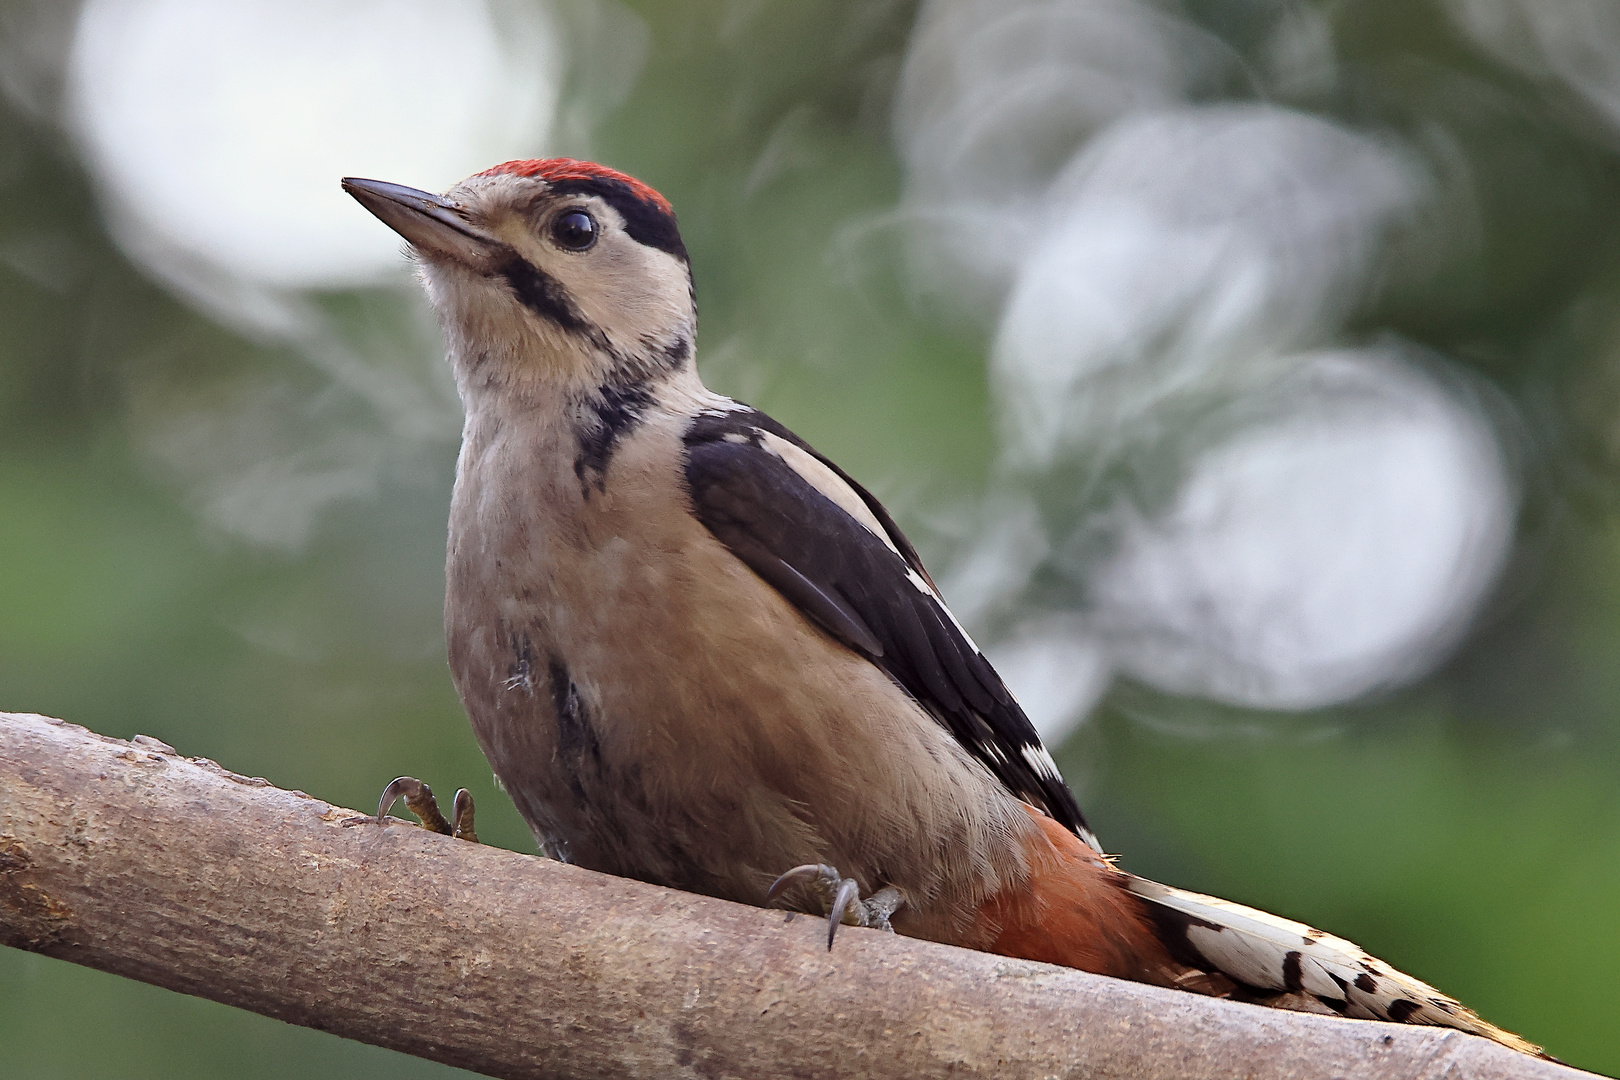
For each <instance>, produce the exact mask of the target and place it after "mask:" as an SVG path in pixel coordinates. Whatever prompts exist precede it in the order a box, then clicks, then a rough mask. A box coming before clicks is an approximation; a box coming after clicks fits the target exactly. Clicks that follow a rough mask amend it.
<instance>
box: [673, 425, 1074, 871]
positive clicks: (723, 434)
mask: <svg viewBox="0 0 1620 1080" xmlns="http://www.w3.org/2000/svg"><path fill="white" fill-rule="evenodd" d="M683 444H684V452H685V458H684V468H683V472H684V478H685V481H686V487H687V491H688V496H689V498H690V501H691V508H692V512H693V514H694V516H696V517H697V519H698V520H699V521H700V522H701V523H702V524H703V525H704V526H705V527H706V528H707V529H708V530H709V532H710V533H712V534H713V535H714V537H715V538H716V539H717V540H719V541H720V542H721V543H722V544H723V545H725V547H727V548H728V549H729V550H730V551H731V552H732V554H733V555H735V556H736V557H737V558H738V559H740V560H741V561H742V562H743V563H745V564H746V565H747V566H748V567H749V568H750V569H752V570H753V571H754V573H756V574H757V575H758V576H759V577H760V578H762V579H763V580H764V581H765V582H766V583H767V584H769V585H771V586H772V587H773V588H775V589H776V590H777V592H779V593H780V594H781V595H782V596H783V597H784V598H785V599H787V600H788V601H789V602H790V603H792V604H793V605H795V606H796V607H797V608H798V609H799V610H800V611H801V612H802V613H803V614H804V615H805V617H806V618H807V619H809V620H810V621H811V622H812V623H814V624H815V625H817V626H819V627H820V628H821V629H822V630H824V631H825V632H827V633H828V634H830V635H832V636H833V637H834V638H836V639H838V640H839V641H842V642H843V643H844V644H845V645H847V646H848V647H850V648H851V649H854V650H855V651H856V652H858V653H860V654H861V655H863V656H865V657H866V658H867V659H868V660H870V661H871V662H872V663H874V664H876V665H878V666H879V667H880V668H882V669H883V670H884V671H885V672H886V673H887V674H888V675H889V676H890V678H892V679H893V680H894V681H895V682H896V683H897V684H898V685H899V686H900V687H901V688H902V689H903V690H905V691H906V692H907V693H908V694H910V695H911V697H912V698H914V699H915V700H916V701H917V703H918V704H919V705H920V706H921V707H922V708H923V709H924V710H925V711H926V712H928V713H929V715H931V716H932V717H933V718H934V719H935V720H936V721H938V722H939V723H940V724H942V725H943V726H944V727H946V728H947V729H948V730H950V732H951V733H952V734H953V735H954V736H955V737H956V739H957V740H958V742H960V743H961V744H962V745H963V746H964V747H965V748H966V749H967V750H968V751H969V752H970V753H971V754H973V756H974V757H975V758H977V759H978V760H979V761H981V762H982V763H983V764H984V765H985V766H986V767H987V768H989V770H990V771H991V772H992V773H994V774H995V775H996V776H997V778H998V779H1000V780H1001V781H1002V783H1003V784H1005V785H1006V787H1007V788H1008V789H1009V790H1010V791H1011V792H1012V793H1013V794H1014V795H1016V796H1018V797H1019V798H1021V799H1023V800H1025V801H1026V802H1028V803H1030V804H1031V805H1033V806H1036V807H1038V808H1040V809H1041V810H1044V811H1045V812H1046V813H1048V814H1050V815H1051V816H1052V817H1053V818H1055V819H1056V820H1057V821H1059V822H1060V823H1061V824H1063V825H1064V826H1065V827H1067V828H1070V829H1072V830H1074V831H1075V832H1076V833H1078V834H1079V835H1080V836H1081V837H1082V838H1083V839H1085V840H1086V842H1088V843H1090V844H1092V845H1093V846H1096V841H1095V838H1094V837H1093V836H1092V834H1091V833H1090V831H1089V830H1088V829H1087V828H1086V825H1085V820H1084V818H1083V816H1082V815H1081V813H1080V809H1079V806H1078V805H1077V804H1076V802H1075V799H1074V796H1073V794H1072V793H1071V792H1070V791H1069V789H1068V786H1067V785H1066V784H1065V783H1064V782H1063V778H1062V776H1061V774H1060V773H1059V772H1058V769H1057V766H1056V765H1055V764H1054V763H1053V761H1052V757H1051V754H1049V753H1048V752H1047V750H1046V748H1045V746H1043V745H1042V743H1041V739H1040V736H1039V735H1038V734H1037V733H1036V731H1035V728H1034V726H1033V725H1032V724H1031V723H1030V721H1029V719H1028V717H1026V716H1025V715H1024V712H1023V710H1022V709H1021V708H1020V707H1019V705H1018V703H1017V702H1016V701H1015V700H1014V699H1013V696H1012V694H1011V693H1010V692H1009V691H1008V690H1007V687H1006V685H1005V684H1004V683H1003V682H1002V680H1001V677H1000V676H999V675H998V674H997V673H996V671H995V669H994V668H993V667H992V666H991V664H990V662H989V661H988V660H987V659H986V658H985V656H984V654H983V653H982V652H981V651H980V650H979V647H978V646H977V645H976V644H975V643H974V641H973V639H972V638H971V637H970V636H969V635H968V633H967V631H966V630H965V629H964V628H963V627H962V625H961V623H960V622H958V621H957V619H956V617H955V616H954V615H953V614H952V613H951V611H950V608H949V607H948V606H947V605H946V604H945V601H944V598H943V597H942V596H941V595H940V592H939V589H938V588H937V586H936V585H935V584H934V581H933V579H932V578H931V577H929V575H928V572H927V570H926V569H924V567H923V564H922V560H921V559H920V558H919V557H918V555H917V551H916V549H915V548H914V547H913V546H912V544H911V543H910V541H909V540H907V539H906V537H905V534H904V533H903V532H902V531H901V530H900V528H899V526H898V525H896V524H895V521H894V519H893V517H891V516H890V514H889V512H888V511H887V510H886V509H884V507H883V505H882V503H880V502H879V501H878V500H877V499H876V498H875V497H874V496H873V495H872V494H871V493H870V492H869V491H867V490H866V489H865V488H864V487H862V486H861V485H860V484H859V483H857V482H856V481H855V480H854V479H853V478H852V477H850V476H849V474H848V473H846V472H844V471H843V470H842V469H841V468H839V467H838V466H837V465H836V464H834V463H833V462H832V461H831V460H830V459H828V458H827V457H826V456H825V455H823V454H821V453H819V452H817V451H816V450H815V449H814V448H813V447H811V446H810V445H809V443H807V442H805V441H804V440H803V439H801V438H799V437H798V436H797V435H795V434H793V432H791V431H789V430H788V429H787V428H786V427H784V426H783V425H782V424H780V423H778V422H777V421H776V420H774V419H772V418H771V417H769V416H767V415H766V414H765V413H763V412H760V411H759V410H757V409H753V408H751V407H749V406H746V405H742V404H739V403H737V402H732V401H730V400H729V399H724V398H714V399H712V400H709V401H706V402H703V403H702V404H701V407H697V408H694V409H693V410H692V411H691V415H690V420H689V422H688V423H687V426H686V428H685V430H684V435H683Z"/></svg>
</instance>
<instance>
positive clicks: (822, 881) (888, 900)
mask: <svg viewBox="0 0 1620 1080" xmlns="http://www.w3.org/2000/svg"><path fill="white" fill-rule="evenodd" d="M793 885H798V886H800V887H801V888H803V890H804V891H805V893H807V894H808V895H810V896H811V897H814V898H815V900H816V902H817V903H818V904H819V905H820V907H821V909H822V911H823V912H824V913H825V914H826V916H827V948H828V949H829V950H831V949H832V946H833V936H834V935H835V934H837V933H838V927H839V924H843V925H845V926H870V927H872V928H874V929H877V930H887V931H888V932H889V933H891V934H892V933H894V927H892V926H890V925H889V916H891V915H893V914H894V913H895V912H896V911H898V910H900V908H901V906H902V905H903V904H905V902H906V894H905V893H903V892H901V891H900V890H899V889H898V888H897V887H895V886H893V885H885V886H883V888H881V889H879V890H878V891H877V892H875V893H873V894H872V895H871V896H870V897H868V898H867V899H865V900H862V899H861V887H860V885H859V883H857V882H856V880H855V879H854V878H847V877H843V876H842V875H840V874H839V873H838V870H837V869H836V868H834V867H831V866H828V865H826V864H825V863H807V864H805V865H804V866H795V867H794V868H793V869H791V870H789V871H788V872H787V873H785V874H783V875H782V876H781V877H779V878H777V879H776V880H775V881H774V882H773V883H772V884H771V888H770V891H769V892H768V893H766V894H765V895H766V899H767V900H775V899H777V898H778V897H780V896H781V895H782V893H784V892H785V891H786V890H787V889H788V888H789V887H791V886H793Z"/></svg>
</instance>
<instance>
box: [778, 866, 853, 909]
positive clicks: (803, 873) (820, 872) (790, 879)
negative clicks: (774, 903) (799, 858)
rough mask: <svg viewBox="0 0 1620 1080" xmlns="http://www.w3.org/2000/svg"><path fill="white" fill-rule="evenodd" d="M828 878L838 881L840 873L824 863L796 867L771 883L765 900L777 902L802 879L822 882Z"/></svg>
mask: <svg viewBox="0 0 1620 1080" xmlns="http://www.w3.org/2000/svg"><path fill="white" fill-rule="evenodd" d="M828 877H832V878H835V879H836V878H837V877H838V871H836V870H834V869H833V868H832V867H830V866H826V865H824V864H822V863H805V864H804V865H803V866H795V867H794V868H793V869H791V870H789V871H788V872H787V873H785V874H783V875H782V876H781V877H779V878H777V879H776V880H775V881H773V882H771V887H770V888H769V889H767V890H766V891H765V899H766V900H767V901H769V900H775V899H776V898H777V897H779V896H781V895H782V891H783V890H784V889H786V888H787V887H788V886H789V885H792V884H793V883H794V882H796V881H798V880H799V879H800V878H805V879H807V881H820V880H823V879H825V878H828Z"/></svg>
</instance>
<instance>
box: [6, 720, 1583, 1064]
mask: <svg viewBox="0 0 1620 1080" xmlns="http://www.w3.org/2000/svg"><path fill="white" fill-rule="evenodd" d="M824 933H825V931H824V929H823V924H821V923H820V922H819V920H811V919H805V918H801V919H797V920H794V921H791V922H786V921H785V920H784V916H783V915H782V913H780V912H769V911H761V910H758V909H755V908H749V907H744V906H741V905H737V904H730V903H726V902H724V901H719V900H712V899H708V898H706V897H701V896H693V895H690V894H686V893H681V892H675V891H671V890H668V889H661V888H656V887H654V886H650V885H644V884H641V883H639V882H634V881H627V880H623V879H619V878H614V877H609V876H606V875H603V874H596V873H592V872H590V871H586V870H581V869H578V868H577V867H572V866H565V865H563V864H560V863H555V862H550V861H547V860H544V859H540V858H535V857H532V856H527V855H520V854H516V853H514V852H510V851H503V850H499V849H496V848H491V847H483V846H479V845H475V844H470V843H467V842H465V841H461V840H452V839H450V838H448V837H443V836H438V835H435V834H431V833H428V832H426V831H425V830H422V829H418V828H414V827H412V826H410V825H407V824H405V823H404V822H396V823H394V824H392V825H389V826H385V827H384V826H378V825H376V824H374V823H373V822H371V821H370V819H369V818H367V817H364V816H362V815H360V814H357V813H356V812H355V811H353V810H345V809H342V808H339V807H334V806H330V805H328V804H326V803H324V802H321V801H320V800H318V799H314V798H311V797H310V796H308V795H305V794H303V793H301V792H296V791H283V790H280V789H278V788H275V787H273V786H271V785H270V784H269V783H268V782H266V781H264V780H256V779H249V778H246V777H241V776H237V775H235V774H234V773H231V772H228V771H227V770H225V769H223V768H221V767H219V766H218V765H215V764H214V763H212V762H209V761H205V760H202V759H188V758H185V757H182V756H180V755H179V754H177V753H176V752H175V751H174V750H172V749H171V748H169V747H167V746H165V745H163V744H162V743H160V742H157V741H156V740H152V739H146V738H144V737H139V736H138V737H137V738H136V739H135V740H134V741H133V742H123V741H120V740H117V739H109V738H104V737H102V736H99V735H95V734H93V733H91V732H88V731H86V730H84V729H83V728H79V727H75V726H73V725H70V724H65V723H63V722H61V721H59V720H51V719H47V718H45V717H40V716H27V715H17V714H9V713H0V942H3V943H5V944H7V945H12V946H15V947H17V948H22V949H31V950H34V951H36V952H41V953H44V954H46V955H49V956H55V957H60V958H62V959H65V960H71V961H73V962H75V963H79V964H85V965H87V966H90V967H94V968H99V969H101V970H103V971H111V972H115V973H117V974H120V975H126V976H129V977H130V978H134V979H141V980H143V981H146V982H150V983H155V984H157V985H159V986H164V987H168V988H170V989H173V990H179V991H181V992H183V993H188V994H197V995H200V996H202V997H208V998H212V999H214V1000H216V1001H223V1002H225V1003H227V1004H230V1005H236V1006H240V1007H241V1008H245V1009H251V1010H253V1011H255V1012H260V1013H264V1014H265V1015H268V1016H274V1017H278V1018H280V1019H282V1020H286V1021H289V1022H291V1023H295V1024H304V1025H308V1026H310V1027H315V1028H320V1029H323V1030H326V1031H332V1032H336V1033H338V1034H340V1035H344V1036H347V1037H349V1038H353V1039H359V1040H362V1041H364V1042H369V1043H375V1044H377V1045H379V1046H387V1047H392V1048H394V1049H396V1050H403V1051H405V1052H406V1053H410V1054H418V1055H420V1056H422V1057H427V1058H433V1059H435V1060H438V1061H443V1062H447V1063H449V1064H452V1065H459V1066H462V1067H464V1068H469V1069H475V1070H478V1071H481V1072H486V1073H490V1074H492V1075H496V1076H506V1077H642V1076H649V1077H681V1076H690V1077H699V1076H701V1077H749V1078H753V1077H766V1076H775V1075H786V1076H795V1077H835V1076H885V1077H907V1078H910V1077H930V1076H946V1075H949V1076H953V1077H965V1076H997V1077H1008V1078H1016V1077H1051V1076H1064V1077H1118V1078H1126V1077H1131V1078H1145V1077H1167V1078H1168V1077H1175V1078H1177V1080H1182V1078H1185V1080H1196V1078H1199V1077H1226V1076H1239V1075H1241V1076H1249V1077H1257V1078H1260V1077H1302V1078H1326V1077H1338V1076H1359V1077H1394V1076H1399V1077H1412V1078H1429V1077H1433V1078H1439V1077H1443V1076H1452V1075H1461V1076H1469V1077H1477V1078H1481V1080H1484V1078H1496V1077H1501V1078H1507V1077H1514V1078H1525V1080H1530V1078H1545V1080H1558V1078H1572V1077H1576V1076H1582V1075H1587V1074H1583V1073H1577V1072H1576V1071H1575V1070H1572V1069H1565V1068H1562V1067H1560V1066H1556V1065H1551V1064H1548V1063H1545V1062H1539V1061H1533V1060H1531V1059H1529V1058H1527V1057H1523V1056H1521V1055H1518V1054H1515V1053H1513V1052H1512V1051H1509V1050H1506V1049H1504V1048H1502V1047H1500V1046H1497V1045H1495V1044H1493V1043H1489V1042H1487V1041H1485V1040H1483V1039H1478V1038H1474V1037H1472V1036H1468V1035H1463V1034H1460V1033H1457V1032H1447V1031H1439V1030H1434V1029H1426V1028H1413V1027H1400V1026H1396V1025H1391V1024H1377V1023H1370V1022H1365V1021H1355V1020H1340V1019H1337V1018H1332V1017H1321V1016H1311V1015H1303V1014H1297V1013H1282V1012H1277V1011H1275V1010H1269V1009H1262V1008H1257V1007H1253V1006H1246V1005H1238V1004H1232V1003H1228V1002H1223V1001H1215V1000H1211V999H1208V998H1200V997H1196V996H1194V995H1191V994H1185V993H1179V992H1175V991H1169V990H1160V989H1156V988H1153V987H1147V986H1138V985H1136V984H1133V983H1126V982H1118V981H1115V980H1112V979H1106V978H1102V977H1099V976H1093V975H1088V974H1085V973H1083V972H1078V971H1070V970H1066V969H1063V968H1056V967H1050V966H1047V965H1043V964H1034V963H1026V962H1022V961H1015V960H1007V959H1003V958H1000V957H995V956H989V955H985V954H982V953H974V952H968V951H965V950H961V949H953V948H950V947H947V946H942V945H934V944H931V943H928V942H921V941H912V940H908V939H906V938H899V937H894V936H891V935H886V934H881V933H877V932H874V931H867V930H859V929H846V931H845V932H844V933H842V934H840V936H839V939H838V946H837V948H836V949H835V950H834V951H833V952H832V953H830V954H829V953H828V952H827V950H826V947H825V936H824Z"/></svg>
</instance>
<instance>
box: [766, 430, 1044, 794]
mask: <svg viewBox="0 0 1620 1080" xmlns="http://www.w3.org/2000/svg"><path fill="white" fill-rule="evenodd" d="M754 430H755V431H758V432H759V440H760V445H761V446H763V447H765V449H767V450H769V451H770V452H771V453H773V454H775V455H776V456H777V457H779V458H781V459H782V460H783V461H785V462H787V464H788V467H789V468H791V469H792V470H793V471H794V472H796V473H798V474H799V475H800V476H801V477H803V478H804V480H805V482H806V483H808V484H809V485H810V486H811V487H813V488H815V489H816V490H817V491H819V492H821V493H822V494H823V495H825V496H827V498H829V499H831V500H832V501H833V502H834V503H835V504H836V505H837V506H838V508H839V509H840V510H842V511H844V513H846V514H848V515H849V516H850V517H852V518H854V519H855V520H856V521H858V522H860V523H861V525H862V526H864V527H865V528H866V531H867V532H869V533H871V534H872V535H873V536H875V537H877V538H878V539H879V540H881V541H883V544H884V546H885V547H887V548H888V549H889V550H890V551H892V552H894V553H895V554H896V555H900V548H899V547H898V546H897V545H896V544H895V542H894V538H893V537H891V536H890V535H889V531H888V530H887V529H885V528H884V527H883V523H882V522H880V521H878V519H877V515H876V514H874V513H872V509H871V507H869V506H867V505H866V500H864V499H862V498H861V497H860V495H858V494H857V493H856V492H855V489H854V488H852V487H850V486H849V485H848V484H846V483H844V480H843V478H842V477H840V476H839V475H838V474H837V473H835V472H833V471H832V470H831V469H829V468H827V466H825V465H823V464H822V463H821V462H820V461H818V460H817V459H816V456H815V455H814V454H810V453H807V452H806V451H804V450H803V449H801V448H800V447H797V446H795V445H793V444H792V443H790V442H788V441H787V440H786V439H784V438H782V437H781V436H779V435H772V434H771V433H770V432H768V431H765V430H763V429H760V428H755V429H754ZM900 557H901V559H902V560H903V559H904V558H905V556H903V555H901V556H900ZM906 580H907V581H909V582H911V584H912V586H913V587H914V588H916V589H917V591H918V592H920V593H922V594H924V595H925V596H931V597H933V599H934V602H935V603H936V604H938V605H939V606H940V610H942V611H944V612H945V617H946V618H948V619H950V620H951V623H952V625H954V626H955V627H956V632H957V633H959V634H961V635H962V640H963V641H966V642H967V643H968V646H969V647H970V648H971V649H972V650H973V651H974V652H976V653H982V652H983V650H981V649H980V648H979V645H978V643H977V642H975V641H974V640H973V636H972V635H971V634H969V633H968V632H967V629H966V628H965V627H964V626H963V625H962V624H961V622H959V621H958V620H957V618H956V613H955V612H953V611H952V610H951V609H950V606H949V605H947V604H946V603H945V600H944V598H943V597H941V596H940V595H939V593H937V592H935V591H934V587H933V586H932V585H930V584H928V580H927V579H926V578H924V577H923V576H922V575H921V574H919V573H917V571H915V570H913V569H911V568H910V567H909V566H908V567H907V568H906ZM1048 760H1050V759H1048ZM1055 773H1056V770H1054V775H1055Z"/></svg>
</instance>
